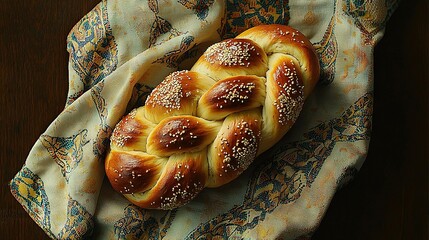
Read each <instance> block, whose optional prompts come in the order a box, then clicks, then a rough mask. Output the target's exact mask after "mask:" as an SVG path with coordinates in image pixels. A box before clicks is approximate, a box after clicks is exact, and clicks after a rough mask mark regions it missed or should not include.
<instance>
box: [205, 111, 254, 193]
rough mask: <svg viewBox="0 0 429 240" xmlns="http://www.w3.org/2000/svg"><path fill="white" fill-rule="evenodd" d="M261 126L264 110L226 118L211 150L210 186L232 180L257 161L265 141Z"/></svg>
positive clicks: (245, 112)
mask: <svg viewBox="0 0 429 240" xmlns="http://www.w3.org/2000/svg"><path fill="white" fill-rule="evenodd" d="M261 124H262V117H261V113H260V109H255V110H252V111H243V112H240V113H235V114H231V115H229V116H228V117H226V119H225V121H224V123H223V125H222V128H221V130H220V131H219V134H218V135H217V138H216V139H215V140H214V142H213V144H212V145H211V146H210V149H209V166H210V167H209V169H210V179H209V181H210V182H209V184H208V187H218V186H221V185H224V184H226V183H228V182H230V181H232V180H233V179H235V178H236V177H237V176H238V175H240V174H241V173H242V172H243V171H244V170H246V169H247V167H248V166H249V165H250V164H251V163H252V162H253V160H254V159H255V158H256V154H257V152H258V147H259V142H260V140H261Z"/></svg>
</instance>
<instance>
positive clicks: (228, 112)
mask: <svg viewBox="0 0 429 240" xmlns="http://www.w3.org/2000/svg"><path fill="white" fill-rule="evenodd" d="M319 70H320V69H319V62H318V59H317V56H316V54H315V51H314V49H313V46H312V45H311V43H310V42H309V41H308V40H307V39H306V37H305V36H304V35H303V34H301V33H300V32H298V31H297V30H295V29H292V28H290V27H287V26H283V25H262V26H257V27H254V28H251V29H249V30H247V31H245V32H243V33H242V34H240V35H239V36H237V37H236V38H234V39H228V40H225V41H222V42H220V43H217V44H214V45H212V46H211V47H209V48H208V49H207V50H206V52H205V53H204V54H203V56H201V58H200V59H199V60H198V61H197V62H196V63H195V65H194V66H193V68H192V69H191V70H190V71H177V72H174V73H172V74H171V75H169V76H168V77H166V78H165V79H164V81H163V82H162V83H160V84H159V85H158V86H157V87H156V88H155V89H154V90H153V91H152V93H151V94H150V95H149V96H148V98H147V100H146V104H145V106H143V107H140V108H138V109H134V110H133V111H131V112H130V113H129V114H128V115H126V116H125V117H123V119H122V120H121V121H120V122H119V123H118V124H117V126H116V127H115V129H114V131H113V134H112V137H111V146H110V151H109V153H108V155H107V157H106V162H105V170H106V174H107V177H108V179H109V181H110V183H111V185H112V187H113V188H114V189H115V190H116V191H118V192H120V193H122V194H124V196H125V197H126V198H127V199H129V200H130V201H131V202H132V203H134V204H136V205H138V206H140V207H143V208H154V209H158V208H160V209H172V208H176V207H179V206H181V205H183V204H185V203H187V202H189V201H190V200H191V199H193V198H194V197H195V196H196V195H197V194H198V193H199V192H201V190H202V189H203V188H204V187H218V186H221V185H224V184H226V183H228V182H230V181H232V180H233V179H235V178H236V177H237V176H238V175H240V174H241V173H242V172H243V171H244V170H245V169H246V168H247V167H248V166H249V164H250V163H252V161H253V160H254V159H255V158H256V157H257V156H258V155H259V154H261V153H262V152H264V151H266V150H267V149H269V148H270V147H271V146H273V145H274V144H275V143H276V142H277V141H279V140H280V139H281V138H282V137H283V136H284V135H285V133H286V132H287V131H288V130H289V129H290V127H291V126H292V124H293V123H294V122H295V120H296V119H297V117H298V115H299V113H300V111H301V109H302V106H303V103H304V99H305V98H306V97H307V96H308V95H309V93H310V92H311V90H312V89H313V88H314V86H315V84H316V82H317V80H318V78H319Z"/></svg>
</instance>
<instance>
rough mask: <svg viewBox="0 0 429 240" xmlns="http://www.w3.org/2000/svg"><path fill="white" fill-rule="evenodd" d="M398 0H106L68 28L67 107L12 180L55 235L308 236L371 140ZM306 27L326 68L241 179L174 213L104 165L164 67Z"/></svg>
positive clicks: (25, 203)
mask: <svg viewBox="0 0 429 240" xmlns="http://www.w3.org/2000/svg"><path fill="white" fill-rule="evenodd" d="M397 4H398V1H395V0H387V1H385V0H377V1H353V0H335V1H327V0H312V1H309V2H305V3H304V2H302V1H297V0H279V1H274V2H266V1H259V0H255V1H249V0H176V1H172V0H165V1H159V0H133V1H131V0H126V1H124V0H122V1H118V0H103V1H101V2H100V3H99V4H98V5H97V6H96V7H95V8H94V9H93V10H92V11H91V12H89V13H88V14H87V15H86V16H85V17H83V18H82V19H81V20H80V21H79V22H78V23H77V24H76V25H75V26H74V28H73V29H72V30H71V32H70V34H69V35H68V37H67V50H68V51H69V53H70V58H69V91H68V96H67V102H66V104H65V108H64V110H63V111H62V112H61V113H60V114H59V116H58V117H57V118H56V119H55V120H54V121H53V122H52V124H51V125H50V126H49V127H48V128H47V130H46V131H45V132H44V133H43V134H41V136H40V138H39V139H38V141H37V142H36V143H35V144H34V146H33V148H32V149H31V151H30V153H29V156H28V158H27V160H26V162H25V165H24V166H23V168H22V169H21V170H20V171H19V172H18V173H17V174H16V176H15V177H14V178H13V179H12V180H11V182H10V188H11V192H12V194H13V196H14V197H15V198H16V199H17V200H18V202H19V203H20V204H21V205H22V206H23V208H24V209H25V210H26V211H27V212H28V214H29V216H30V217H32V218H33V220H34V221H35V222H36V223H37V224H38V225H39V226H40V227H41V228H42V229H43V230H44V231H45V232H46V233H47V234H48V236H50V237H51V238H53V239H85V238H91V239H92V238H94V239H141V238H144V239H146V238H149V239H162V238H167V239H177V238H179V239H197V238H203V239H206V238H235V237H237V238H245V239H274V238H278V237H281V238H284V239H295V238H306V237H309V236H311V234H312V232H313V231H314V230H315V229H316V228H317V226H318V224H319V223H320V220H321V219H322V217H323V215H324V213H325V211H326V209H327V207H328V205H329V202H330V200H331V199H332V197H333V195H334V194H335V191H336V190H337V189H338V188H339V187H341V186H343V185H344V184H345V183H346V182H347V181H349V180H350V178H352V177H353V176H354V175H355V174H356V173H357V172H358V170H359V168H360V166H361V165H362V164H363V162H364V160H365V156H366V153H367V151H368V143H369V140H370V132H371V117H372V96H373V51H374V46H375V45H376V44H377V42H378V41H379V40H380V39H381V37H382V36H383V31H384V27H385V25H386V23H387V21H388V19H389V17H390V16H391V14H392V13H393V11H394V10H395V8H396V7H397ZM270 23H277V24H285V25H291V26H292V27H294V28H296V29H298V30H300V31H301V32H303V33H304V34H305V35H306V36H307V37H308V38H309V39H310V40H311V42H312V43H313V44H314V46H315V48H316V50H317V53H318V54H319V58H320V65H321V69H322V72H321V79H320V84H319V85H318V86H317V88H316V89H315V91H314V93H313V94H312V95H311V96H310V97H309V99H308V100H307V102H306V103H305V106H304V109H303V111H302V113H301V115H300V117H299V119H298V121H297V123H296V124H295V126H294V127H293V128H292V130H291V131H290V132H289V133H288V134H287V135H286V136H285V138H284V139H282V141H281V142H279V143H278V144H277V145H276V146H274V147H273V148H272V149H270V150H269V151H268V152H266V153H265V154H263V155H262V156H260V157H259V158H258V159H257V160H256V161H255V162H254V163H253V164H252V165H251V167H250V168H249V169H248V170H247V171H246V172H245V173H244V174H243V175H242V176H240V177H239V178H238V179H237V180H235V181H233V182H232V183H230V184H228V185H226V186H223V187H220V188H216V189H205V190H204V191H203V192H202V193H201V194H200V196H198V197H197V198H196V199H194V200H193V201H192V202H191V203H189V204H187V205H185V206H183V207H181V208H178V209H175V210H171V211H153V210H146V209H141V208H139V207H137V206H135V205H133V204H131V203H129V202H128V201H127V200H126V199H125V198H124V197H122V196H121V195H120V194H119V193H116V192H114V191H113V189H112V188H111V186H110V184H109V182H108V181H106V180H105V177H104V156H105V154H106V151H107V150H108V147H109V137H110V135H111V133H112V131H113V128H114V127H115V125H116V123H117V122H118V121H119V120H120V119H121V117H122V116H123V115H125V114H126V113H127V112H129V111H130V110H132V109H133V108H135V107H138V106H141V105H142V104H144V101H145V97H146V96H147V95H148V94H149V93H150V91H151V90H152V89H153V88H154V87H155V86H156V85H157V84H158V83H160V82H161V81H162V80H163V79H164V77H166V76H167V75H168V74H169V73H171V72H173V71H176V70H179V69H189V68H190V67H191V66H192V64H193V63H194V62H195V60H196V59H197V58H198V57H199V56H200V55H201V54H202V53H203V51H204V50H205V49H206V48H207V47H208V46H209V45H211V44H212V43H214V42H217V41H220V40H222V39H225V38H230V37H234V36H236V35H237V34H239V33H240V32H242V31H244V30H246V29H248V28H250V27H252V26H256V25H259V24H270Z"/></svg>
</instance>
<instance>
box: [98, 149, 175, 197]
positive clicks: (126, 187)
mask: <svg viewBox="0 0 429 240" xmlns="http://www.w3.org/2000/svg"><path fill="white" fill-rule="evenodd" d="M166 162H167V159H161V158H159V157H157V156H154V155H148V154H145V153H142V152H124V151H111V152H110V153H109V154H108V155H107V158H106V163H105V168H106V169H105V170H106V175H107V177H108V178H109V181H110V183H111V184H112V187H113V189H115V190H116V191H118V192H120V193H123V194H132V193H137V192H142V191H146V190H148V189H149V188H151V187H153V186H154V185H155V183H156V181H157V180H158V178H159V176H160V172H161V170H162V168H163V167H164V165H165V164H166Z"/></svg>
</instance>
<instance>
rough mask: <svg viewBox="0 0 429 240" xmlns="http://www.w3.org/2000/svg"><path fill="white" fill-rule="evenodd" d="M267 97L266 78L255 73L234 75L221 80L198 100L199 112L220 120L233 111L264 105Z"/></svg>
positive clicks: (207, 117)
mask: <svg viewBox="0 0 429 240" xmlns="http://www.w3.org/2000/svg"><path fill="white" fill-rule="evenodd" d="M264 99H265V78H262V77H257V76H254V75H248V76H234V77H229V78H225V79H222V80H219V81H218V82H217V83H216V84H215V85H213V86H212V87H211V88H210V89H209V90H208V91H207V92H206V93H205V94H204V95H203V96H201V98H200V100H199V102H198V109H197V114H198V116H201V117H202V118H205V119H210V120H219V119H223V118H225V117H226V116H228V115H229V114H231V113H234V112H239V111H244V110H248V109H252V108H256V107H259V106H262V104H263V103H264Z"/></svg>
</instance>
